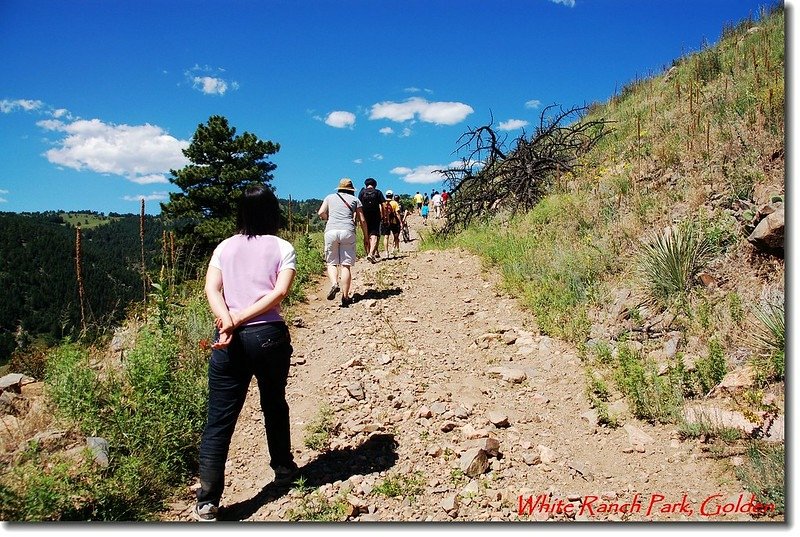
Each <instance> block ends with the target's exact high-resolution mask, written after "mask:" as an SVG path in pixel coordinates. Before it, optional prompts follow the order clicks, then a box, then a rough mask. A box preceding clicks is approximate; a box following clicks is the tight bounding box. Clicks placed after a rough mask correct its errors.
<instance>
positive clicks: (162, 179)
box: [129, 173, 169, 185]
mask: <svg viewBox="0 0 800 537" xmlns="http://www.w3.org/2000/svg"><path fill="white" fill-rule="evenodd" d="M129 179H130V180H131V181H133V182H134V183H136V184H137V185H152V184H154V183H169V179H167V177H166V176H165V175H164V174H163V173H151V174H148V175H138V176H136V177H129Z"/></svg>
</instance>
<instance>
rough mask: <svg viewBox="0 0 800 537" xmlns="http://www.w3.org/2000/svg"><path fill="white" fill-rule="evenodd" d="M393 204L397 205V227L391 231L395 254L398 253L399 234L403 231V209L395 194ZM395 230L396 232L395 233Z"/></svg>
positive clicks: (398, 197)
mask: <svg viewBox="0 0 800 537" xmlns="http://www.w3.org/2000/svg"><path fill="white" fill-rule="evenodd" d="M394 202H395V203H396V204H397V206H396V215H397V226H395V228H393V229H392V238H393V239H394V251H395V253H396V254H399V253H400V232H401V231H402V230H403V219H404V215H403V213H404V212H405V209H404V208H403V206H402V205H401V204H400V196H398V195H397V194H395V195H394ZM395 229H396V230H397V232H395Z"/></svg>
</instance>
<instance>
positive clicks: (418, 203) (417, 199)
mask: <svg viewBox="0 0 800 537" xmlns="http://www.w3.org/2000/svg"><path fill="white" fill-rule="evenodd" d="M423 199H424V198H423V197H422V194H420V193H419V190H417V193H416V194H414V204H415V205H416V206H417V214H418V215H421V214H422V201H423Z"/></svg>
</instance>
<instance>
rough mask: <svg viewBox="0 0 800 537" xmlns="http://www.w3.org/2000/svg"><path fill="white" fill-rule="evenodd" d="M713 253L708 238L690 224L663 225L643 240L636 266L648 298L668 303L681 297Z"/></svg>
mask: <svg viewBox="0 0 800 537" xmlns="http://www.w3.org/2000/svg"><path fill="white" fill-rule="evenodd" d="M713 255H714V249H713V246H712V244H711V241H709V240H708V239H707V238H706V236H705V235H704V234H703V233H702V232H701V231H700V230H699V229H698V228H696V227H695V226H694V225H693V224H691V223H688V224H684V225H679V226H673V227H671V228H667V229H666V230H665V231H664V232H662V233H660V234H657V235H655V236H653V237H652V238H650V239H649V240H647V241H645V242H644V244H643V245H642V250H641V251H640V254H639V268H640V271H641V274H642V279H643V280H644V285H645V288H646V291H647V292H648V294H649V295H650V298H651V301H652V302H654V303H659V304H662V305H668V304H669V303H671V302H672V301H673V300H675V299H676V298H679V297H682V296H684V295H685V294H686V293H687V292H688V291H689V290H690V289H691V287H692V284H693V282H694V278H695V276H696V275H697V273H698V272H700V270H701V269H702V268H703V267H704V266H705V265H706V264H707V263H708V262H709V261H710V260H711V258H712V257H713Z"/></svg>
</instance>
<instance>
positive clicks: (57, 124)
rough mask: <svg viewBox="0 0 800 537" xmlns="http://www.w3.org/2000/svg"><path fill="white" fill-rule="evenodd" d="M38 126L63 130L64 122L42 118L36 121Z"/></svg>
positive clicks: (48, 129) (45, 128)
mask: <svg viewBox="0 0 800 537" xmlns="http://www.w3.org/2000/svg"><path fill="white" fill-rule="evenodd" d="M36 126H37V127H40V128H42V129H44V130H46V131H57V130H61V128H62V127H63V126H64V122H63V121H59V120H57V119H42V120H41V121H37V122H36Z"/></svg>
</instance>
